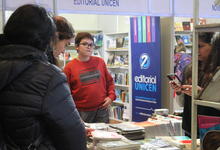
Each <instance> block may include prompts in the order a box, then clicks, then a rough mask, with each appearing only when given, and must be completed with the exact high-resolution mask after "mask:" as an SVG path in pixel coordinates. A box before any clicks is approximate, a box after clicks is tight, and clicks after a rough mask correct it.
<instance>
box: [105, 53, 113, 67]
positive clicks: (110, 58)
mask: <svg viewBox="0 0 220 150" xmlns="http://www.w3.org/2000/svg"><path fill="white" fill-rule="evenodd" d="M114 63H115V54H114V53H110V54H109V55H108V60H107V65H114Z"/></svg>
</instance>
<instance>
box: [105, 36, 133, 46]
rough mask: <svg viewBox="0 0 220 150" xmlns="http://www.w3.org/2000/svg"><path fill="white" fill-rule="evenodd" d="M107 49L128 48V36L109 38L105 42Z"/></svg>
mask: <svg viewBox="0 0 220 150" xmlns="http://www.w3.org/2000/svg"><path fill="white" fill-rule="evenodd" d="M106 43H107V49H121V48H128V45H129V38H128V36H119V37H112V38H109V39H108V40H107V41H106Z"/></svg>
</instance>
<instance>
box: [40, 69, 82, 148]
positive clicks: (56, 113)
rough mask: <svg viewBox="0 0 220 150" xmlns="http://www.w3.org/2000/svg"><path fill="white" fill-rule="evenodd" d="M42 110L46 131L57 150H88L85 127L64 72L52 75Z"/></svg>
mask: <svg viewBox="0 0 220 150" xmlns="http://www.w3.org/2000/svg"><path fill="white" fill-rule="evenodd" d="M56 73H57V72H55V74H56ZM42 111H43V119H44V120H43V123H44V125H45V128H46V131H47V132H48V133H49V137H50V138H51V140H52V142H53V143H54V145H55V147H56V149H57V150H73V149H77V150H86V132H85V127H84V125H83V123H82V122H81V119H80V116H79V113H78V111H77V109H76V107H75V104H74V101H73V99H72V96H71V93H70V90H69V86H68V84H67V82H66V78H65V75H64V74H63V75H62V76H61V75H59V74H58V75H54V77H52V79H51V81H50V83H49V85H48V91H47V95H46V96H45V97H44V100H43V106H42Z"/></svg>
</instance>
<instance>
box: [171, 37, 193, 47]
mask: <svg viewBox="0 0 220 150" xmlns="http://www.w3.org/2000/svg"><path fill="white" fill-rule="evenodd" d="M175 39H176V43H177V45H180V44H181V43H183V44H184V45H189V44H192V37H191V35H188V34H182V35H175Z"/></svg>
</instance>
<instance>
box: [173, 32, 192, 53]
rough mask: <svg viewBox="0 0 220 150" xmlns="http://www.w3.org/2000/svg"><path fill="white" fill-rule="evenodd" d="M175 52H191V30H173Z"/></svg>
mask: <svg viewBox="0 0 220 150" xmlns="http://www.w3.org/2000/svg"><path fill="white" fill-rule="evenodd" d="M174 41H175V42H174V43H175V52H182V53H188V54H191V53H192V31H175V39H174Z"/></svg>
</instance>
